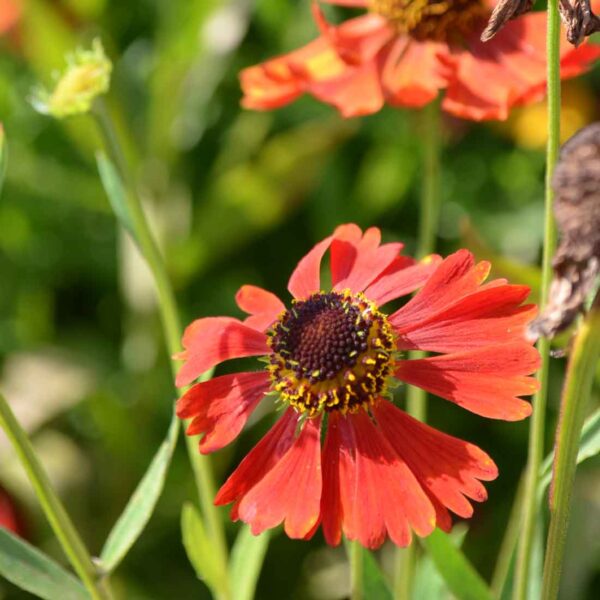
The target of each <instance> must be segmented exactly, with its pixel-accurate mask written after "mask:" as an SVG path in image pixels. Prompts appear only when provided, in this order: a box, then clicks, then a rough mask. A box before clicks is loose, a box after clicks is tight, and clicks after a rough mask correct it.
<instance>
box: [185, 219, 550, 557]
mask: <svg viewBox="0 0 600 600" xmlns="http://www.w3.org/2000/svg"><path fill="white" fill-rule="evenodd" d="M380 239H381V235H380V232H379V230H378V229H376V228H371V229H368V230H367V231H366V232H365V233H364V234H363V233H362V232H361V230H360V229H359V228H358V227H357V226H356V225H343V226H340V227H338V228H337V229H336V231H335V232H334V234H333V235H332V236H329V237H328V238H326V239H325V240H323V241H322V242H320V243H319V244H317V245H316V246H315V247H314V248H313V249H312V250H311V251H310V252H309V253H308V254H307V255H306V256H305V257H304V258H303V259H302V260H301V261H300V263H299V264H298V266H297V268H296V269H295V271H294V272H293V274H292V276H291V278H290V280H289V285H288V289H289V291H290V293H291V294H292V296H293V300H292V303H291V306H290V308H288V309H286V308H285V306H284V304H283V303H282V302H281V300H280V299H279V298H277V297H276V296H275V295H274V294H272V293H270V292H268V291H266V290H263V289H261V288H258V287H254V286H243V287H242V288H241V289H240V290H239V292H238V294H237V296H236V300H237V303H238V306H239V307H240V308H241V309H242V310H243V311H244V312H246V313H248V314H249V315H250V316H249V317H248V318H246V320H245V321H243V322H242V321H239V320H238V319H234V318H230V317H208V318H204V319H198V320H196V321H194V322H193V323H192V324H191V325H189V327H188V328H187V329H186V331H185V334H184V337H183V346H184V348H185V350H184V352H182V353H181V355H180V357H179V358H182V359H183V360H184V361H185V364H184V365H183V366H182V368H181V370H180V372H179V375H178V377H177V385H178V386H184V385H187V384H189V383H191V382H192V381H193V380H194V379H196V378H197V377H199V376H200V375H201V374H202V373H204V372H205V371H206V370H207V369H210V368H211V367H213V366H215V365H217V364H218V363H220V362H222V361H225V360H228V359H233V358H240V357H245V356H265V357H266V359H265V360H266V361H267V363H268V367H267V368H265V369H264V370H262V371H258V372H246V373H236V374H233V375H223V376H220V377H216V378H214V379H211V380H209V381H206V382H202V383H196V384H195V385H193V386H192V387H191V388H190V389H189V390H188V391H187V392H186V393H185V394H184V395H183V396H182V397H181V398H180V399H179V401H178V402H177V413H178V415H179V416H180V417H181V418H185V419H188V418H190V419H192V421H191V424H190V426H189V429H188V434H189V435H197V434H203V437H202V439H201V441H200V451H201V452H203V453H210V452H214V451H216V450H218V449H220V448H222V447H224V446H225V445H227V444H229V443H230V442H231V441H233V440H234V439H235V438H236V437H237V436H238V434H239V433H240V431H241V430H242V428H243V427H244V425H245V423H246V421H247V419H248V417H249V415H250V414H251V413H252V411H253V410H254V409H255V408H256V407H257V405H258V404H259V402H260V401H261V400H262V399H263V398H264V397H265V395H266V394H269V393H274V395H275V396H276V398H277V399H278V402H280V403H281V405H282V406H283V407H285V410H284V412H283V415H282V416H281V418H280V419H279V420H278V422H277V423H276V425H275V426H274V427H273V428H272V429H271V430H270V431H269V432H268V433H267V434H266V435H265V437H264V438H263V439H262V440H261V441H260V442H259V443H258V445H257V446H256V447H255V448H254V449H253V450H252V451H251V452H250V453H249V454H248V456H246V458H245V459H244V460H243V461H242V463H241V464H240V465H239V467H238V468H237V469H236V470H235V471H234V473H233V474H232V475H231V476H230V477H229V479H228V480H227V481H226V483H225V484H224V485H223V486H222V487H221V489H220V491H219V492H218V494H217V497H216V500H215V502H216V504H228V503H230V502H233V503H234V505H233V509H232V513H231V514H232V518H233V519H234V520H237V519H241V520H242V521H244V522H246V523H249V524H250V526H251V528H252V531H253V532H254V533H255V534H258V533H260V532H261V531H263V530H265V529H268V528H271V527H275V526H277V525H279V524H280V523H281V522H282V521H285V531H286V533H287V534H288V535H289V536H290V537H292V538H305V539H307V538H310V537H311V536H312V535H313V534H314V532H315V531H316V529H317V527H318V525H319V524H321V525H322V528H323V533H324V535H325V539H326V541H327V542H328V543H329V544H333V545H335V544H338V543H339V542H340V538H341V534H342V532H343V533H344V534H345V535H346V536H347V537H348V538H349V539H357V540H359V541H360V543H361V544H363V545H364V546H367V547H369V548H377V547H378V546H380V545H381V544H382V543H383V541H384V540H385V538H386V535H389V537H390V538H391V539H392V541H393V542H394V543H396V544H397V545H400V546H405V545H407V544H408V543H409V542H410V539H411V530H412V531H414V532H415V533H416V534H417V535H419V536H426V535H428V534H429V533H431V531H432V530H433V529H434V527H436V525H437V526H438V527H440V528H442V529H444V530H449V529H450V527H451V518H450V514H449V512H448V511H452V512H454V513H456V514H457V515H460V516H461V517H469V516H470V515H471V514H472V512H473V508H472V506H471V504H470V502H469V499H471V500H477V501H482V500H485V499H486V491H485V488H484V487H483V485H482V484H481V482H480V480H483V481H488V480H492V479H494V478H495V477H496V476H497V474H498V472H497V469H496V466H495V465H494V463H493V462H492V460H491V459H490V458H489V457H488V456H487V454H486V453H485V452H483V451H482V450H480V449H479V448H477V447H476V446H474V445H472V444H470V443H467V442H464V441H462V440H460V439H457V438H454V437H451V436H449V435H446V434H444V433H441V432H439V431H437V430H435V429H433V428H432V427H429V426H428V425H425V424H423V423H420V422H419V421H417V420H415V419H413V418H412V417H410V416H409V415H407V414H406V413H404V412H403V411H402V410H400V409H398V408H396V406H394V404H393V403H392V402H391V396H390V393H389V390H390V388H391V387H392V386H393V385H394V384H395V382H397V381H403V382H406V383H409V384H412V385H416V386H420V387H422V388H423V389H425V390H427V391H428V392H431V393H433V394H437V395H439V396H441V397H442V398H446V399H447V400H450V401H451V402H454V403H456V404H458V405H459V406H462V407H464V408H466V409H467V410H470V411H472V412H474V413H477V414H479V415H482V416H485V417H490V418H494V419H504V420H509V421H510V420H518V419H523V418H524V417H526V416H528V415H529V414H530V412H531V406H530V405H529V404H528V403H527V402H525V401H523V400H521V399H520V398H519V396H522V395H527V394H531V393H532V392H534V391H535V390H536V389H537V382H536V381H535V380H534V379H533V378H531V377H528V375H529V374H530V373H532V372H534V371H535V370H536V369H537V368H538V364H539V356H538V353H537V351H536V350H535V349H534V348H533V347H532V346H531V344H530V343H528V342H527V341H526V340H525V336H524V330H525V327H526V326H527V324H528V323H529V322H530V321H531V320H532V318H533V317H534V315H535V311H536V309H535V307H534V306H532V305H522V302H523V301H524V300H525V298H526V297H527V295H528V293H529V289H528V288H527V287H525V286H518V285H509V284H508V283H507V282H506V281H505V280H494V281H491V282H489V283H487V284H484V283H483V282H484V280H485V279H486V277H487V275H488V272H489V268H490V265H489V264H488V263H486V262H481V263H478V264H475V263H474V260H473V256H472V255H471V254H470V253H469V252H467V251H466V250H461V251H459V252H456V253H455V254H453V255H451V256H449V257H448V258H446V259H445V260H443V261H442V260H441V258H440V257H438V256H431V257H429V258H428V259H426V260H424V261H421V262H415V261H414V260H413V259H411V258H409V257H406V256H403V255H401V254H400V250H401V248H402V244H398V243H389V244H381V243H380ZM328 250H329V253H330V266H331V280H332V290H331V291H329V292H324V291H321V282H320V265H321V260H322V258H323V256H324V255H325V253H326V252H327V251H328ZM417 288H421V289H420V291H419V292H418V293H417V294H416V295H415V296H414V297H413V298H412V299H410V300H409V301H408V302H407V303H406V304H405V305H404V306H402V308H400V309H399V310H396V311H395V312H393V313H392V314H390V315H386V314H385V313H383V312H382V311H381V310H380V308H379V307H380V306H382V305H384V304H386V303H388V302H390V301H392V300H395V299H397V298H399V297H401V296H404V295H407V294H410V293H411V292H413V291H414V290H416V289H417ZM413 349H419V350H426V351H429V352H434V353H436V355H435V356H431V357H429V358H424V359H420V360H407V359H405V358H403V357H402V354H403V353H405V352H406V351H408V350H413ZM322 429H326V435H325V440H324V444H323V447H322V448H321V430H322Z"/></svg>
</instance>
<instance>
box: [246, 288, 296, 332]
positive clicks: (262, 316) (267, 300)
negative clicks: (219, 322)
mask: <svg viewBox="0 0 600 600" xmlns="http://www.w3.org/2000/svg"><path fill="white" fill-rule="evenodd" d="M235 301H236V302H237V305H238V306H239V307H240V308H241V309H242V310H243V311H244V312H247V313H248V314H249V315H251V316H249V317H248V318H247V319H245V320H244V325H247V326H248V327H252V328H254V329H258V330H259V331H264V330H265V329H268V328H269V327H270V326H271V325H272V324H273V321H275V320H276V319H277V317H278V316H279V314H280V313H281V312H282V311H284V310H285V305H284V304H283V302H282V301H281V300H280V299H279V298H278V297H277V296H276V295H275V294H273V293H272V292H269V291H267V290H264V289H263V288H260V287H257V286H255V285H243V286H242V287H241V288H240V289H239V290H238V293H237V294H236V295H235Z"/></svg>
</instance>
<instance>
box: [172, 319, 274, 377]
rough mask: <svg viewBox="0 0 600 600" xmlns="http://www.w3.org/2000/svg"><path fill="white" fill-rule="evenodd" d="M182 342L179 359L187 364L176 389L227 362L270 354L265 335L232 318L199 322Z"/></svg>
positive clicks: (197, 321) (196, 322)
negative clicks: (244, 357)
mask: <svg viewBox="0 0 600 600" xmlns="http://www.w3.org/2000/svg"><path fill="white" fill-rule="evenodd" d="M182 343H183V347H184V348H185V350H184V352H182V353H181V354H179V355H178V358H181V359H183V360H185V361H186V362H185V364H184V365H183V366H182V367H181V369H180V370H179V373H178V374H177V378H176V379H175V384H176V385H177V387H182V386H184V385H187V384H188V383H191V382H192V381H193V380H194V379H196V378H197V377H200V375H202V373H204V372H206V371H207V370H208V369H210V368H211V367H214V366H215V365H217V364H219V363H220V362H223V361H225V360H228V359H231V358H241V357H243V356H259V355H263V354H270V352H271V350H270V348H269V346H268V345H267V336H266V335H265V334H264V333H261V332H259V331H256V329H252V328H251V327H247V326H246V325H244V324H243V323H240V321H238V320H237V319H232V318H231V317H207V318H205V319H197V320H196V321H194V322H193V323H192V324H191V325H188V327H187V328H186V330H185V333H184V334H183V340H182Z"/></svg>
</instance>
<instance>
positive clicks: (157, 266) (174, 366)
mask: <svg viewBox="0 0 600 600" xmlns="http://www.w3.org/2000/svg"><path fill="white" fill-rule="evenodd" d="M95 109H96V110H95V112H94V114H95V116H96V120H97V122H98V125H99V127H100V131H101V133H102V136H103V138H104V141H105V144H106V149H107V151H108V153H109V154H110V157H111V159H112V161H113V162H114V163H115V165H116V167H117V169H118V170H119V173H120V175H121V177H122V179H123V182H124V184H125V186H126V192H127V193H126V194H125V195H126V199H127V209H128V212H129V216H130V218H131V224H132V227H133V231H134V234H135V241H136V242H137V244H138V247H139V249H140V252H141V253H142V255H143V257H144V259H145V260H146V263H147V264H148V267H149V268H150V271H151V273H152V276H153V278H154V282H155V285H156V293H157V296H158V305H159V309H160V315H161V321H162V325H163V330H164V335H165V341H166V345H167V349H168V351H169V354H170V356H171V358H172V357H173V356H174V355H175V354H177V353H178V352H179V351H180V350H181V346H180V340H181V335H182V327H181V321H180V319H179V311H178V308H177V302H176V301H175V295H174V293H173V288H172V286H171V282H170V279H169V276H168V273H167V269H166V266H165V263H164V260H163V257H162V254H161V251H160V249H159V247H158V244H157V242H156V240H155V238H154V235H153V233H152V231H151V229H150V225H149V223H148V220H147V218H146V213H145V211H144V208H143V206H142V203H141V201H140V198H139V195H138V193H137V189H136V183H135V178H134V177H133V176H132V175H131V173H130V170H129V167H128V165H127V161H126V160H125V157H124V155H123V151H122V150H121V145H120V143H119V140H118V137H117V134H116V131H115V128H114V126H113V122H112V120H111V118H110V115H109V113H108V110H107V108H106V106H105V105H104V103H103V102H102V101H99V102H97V104H96V107H95ZM171 370H172V373H173V379H175V376H176V375H177V370H178V362H177V361H176V360H174V359H173V358H172V360H171ZM209 377H210V374H206V375H205V377H203V379H208V378H209ZM186 446H187V449H188V454H189V458H190V462H191V465H192V470H193V473H194V478H195V481H196V487H197V489H198V496H199V498H200V504H201V506H202V512H203V514H204V518H205V520H206V522H207V525H208V530H209V535H210V536H211V539H212V541H213V544H214V549H215V552H217V554H218V555H219V557H220V562H221V566H222V568H223V572H227V560H228V558H227V543H226V540H225V532H224V529H223V523H222V520H221V518H220V516H219V512H218V509H217V508H216V507H215V505H214V504H213V499H214V496H215V489H216V486H215V483H214V475H213V469H212V463H211V460H210V458H209V457H207V456H203V455H201V454H200V453H199V452H198V448H197V444H196V439H195V438H190V437H188V436H186ZM223 585H224V586H226V582H223ZM222 595H223V597H225V598H227V597H228V596H229V592H228V590H227V589H224V591H223V594H222Z"/></svg>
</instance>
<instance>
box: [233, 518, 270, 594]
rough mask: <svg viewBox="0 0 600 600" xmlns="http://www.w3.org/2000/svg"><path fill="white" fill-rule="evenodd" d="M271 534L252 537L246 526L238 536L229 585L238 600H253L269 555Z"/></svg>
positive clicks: (234, 545) (266, 532)
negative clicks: (265, 560)
mask: <svg viewBox="0 0 600 600" xmlns="http://www.w3.org/2000/svg"><path fill="white" fill-rule="evenodd" d="M269 537H270V534H269V532H268V531H265V532H264V533H263V534H261V535H252V533H251V531H250V528H249V527H247V526H244V527H243V528H242V529H241V530H240V532H239V533H238V535H237V538H236V540H235V543H234V544H233V548H232V549H231V563H230V567H229V585H230V588H231V595H232V597H233V598H235V599H236V600H252V598H254V592H255V590H256V584H257V582H258V577H259V575H260V571H261V569H262V564H263V561H264V559H265V555H266V553H267V547H268V545H269Z"/></svg>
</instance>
